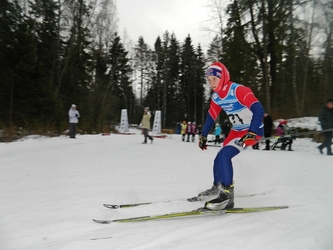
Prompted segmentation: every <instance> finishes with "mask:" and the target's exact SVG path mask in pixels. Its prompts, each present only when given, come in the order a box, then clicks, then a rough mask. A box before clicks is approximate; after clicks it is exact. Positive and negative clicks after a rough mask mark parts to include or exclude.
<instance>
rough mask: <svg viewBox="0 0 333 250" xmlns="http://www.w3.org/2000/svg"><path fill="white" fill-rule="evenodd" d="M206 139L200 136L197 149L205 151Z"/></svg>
mask: <svg viewBox="0 0 333 250" xmlns="http://www.w3.org/2000/svg"><path fill="white" fill-rule="evenodd" d="M206 143H207V137H206V136H203V135H202V136H200V138H199V148H201V149H202V150H205V149H207V145H206Z"/></svg>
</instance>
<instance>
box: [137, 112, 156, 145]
mask: <svg viewBox="0 0 333 250" xmlns="http://www.w3.org/2000/svg"><path fill="white" fill-rule="evenodd" d="M150 117H151V114H150V111H149V107H145V108H144V110H143V116H142V120H141V124H140V125H141V126H142V130H143V136H144V141H143V142H142V144H147V138H149V140H150V142H151V143H153V141H154V138H153V137H151V136H150V135H149V132H148V131H149V130H150Z"/></svg>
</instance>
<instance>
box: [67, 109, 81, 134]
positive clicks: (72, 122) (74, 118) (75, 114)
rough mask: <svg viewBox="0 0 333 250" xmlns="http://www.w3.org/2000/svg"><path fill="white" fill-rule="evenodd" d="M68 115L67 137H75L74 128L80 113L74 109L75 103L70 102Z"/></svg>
mask: <svg viewBox="0 0 333 250" xmlns="http://www.w3.org/2000/svg"><path fill="white" fill-rule="evenodd" d="M68 116H69V138H72V139H75V136H76V128H77V124H78V122H79V117H80V113H79V111H78V110H77V109H76V105H75V104H72V106H71V108H70V109H69V111H68Z"/></svg>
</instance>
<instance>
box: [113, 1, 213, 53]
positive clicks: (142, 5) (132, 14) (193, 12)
mask: <svg viewBox="0 0 333 250" xmlns="http://www.w3.org/2000/svg"><path fill="white" fill-rule="evenodd" d="M206 5H207V0H117V12H118V17H119V34H120V35H121V36H123V32H124V30H126V32H127V34H128V36H129V38H130V39H131V40H133V42H134V44H136V43H137V42H138V39H139V37H140V36H142V37H143V38H144V41H145V42H146V43H147V44H148V45H149V46H151V48H153V45H154V43H155V41H156V38H157V37H158V36H160V37H161V38H162V36H163V34H164V33H165V31H167V30H168V31H169V32H170V33H172V32H174V34H175V35H176V38H177V40H178V41H180V42H181V43H183V42H184V40H185V38H186V37H187V35H188V34H190V36H191V38H192V42H193V45H194V46H195V47H196V46H197V45H198V44H199V43H200V44H201V46H202V48H203V49H204V51H206V49H207V46H208V44H209V43H210V41H211V39H212V36H211V37H208V36H209V35H208V34H207V32H204V31H202V26H203V24H202V22H204V21H205V20H208V11H209V8H207V7H205V6H206Z"/></svg>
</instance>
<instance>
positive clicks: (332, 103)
mask: <svg viewBox="0 0 333 250" xmlns="http://www.w3.org/2000/svg"><path fill="white" fill-rule="evenodd" d="M318 119H319V122H320V124H321V127H322V129H325V130H327V129H332V130H333V99H329V100H327V101H326V105H325V106H323V107H322V108H321V110H320V112H319V117H318ZM332 130H331V131H326V132H324V137H325V139H324V142H323V143H322V144H321V145H320V146H319V147H318V149H319V152H320V153H321V154H323V149H324V148H327V155H333V153H332V149H331V144H332Z"/></svg>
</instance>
